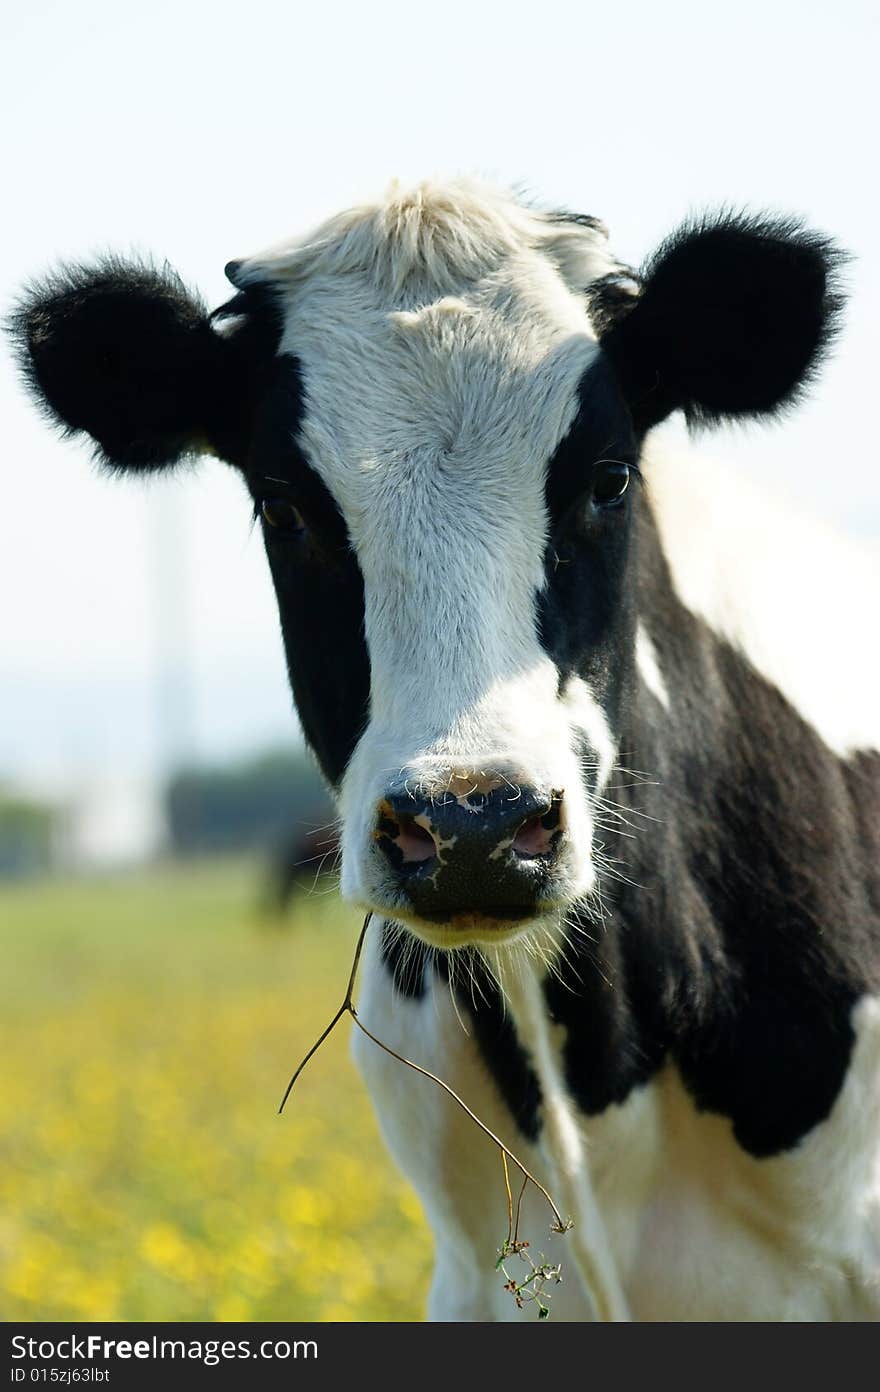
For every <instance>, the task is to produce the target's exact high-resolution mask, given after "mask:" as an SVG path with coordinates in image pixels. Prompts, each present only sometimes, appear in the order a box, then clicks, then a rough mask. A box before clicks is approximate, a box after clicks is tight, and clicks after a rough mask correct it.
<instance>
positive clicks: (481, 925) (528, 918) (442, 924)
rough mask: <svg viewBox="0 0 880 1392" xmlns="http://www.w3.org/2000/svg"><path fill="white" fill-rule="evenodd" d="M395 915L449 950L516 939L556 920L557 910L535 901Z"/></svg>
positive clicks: (431, 943) (397, 912)
mask: <svg viewBox="0 0 880 1392" xmlns="http://www.w3.org/2000/svg"><path fill="white" fill-rule="evenodd" d="M386 914H387V910H386ZM389 916H391V915H389ZM393 917H394V919H395V920H397V921H398V922H401V923H403V924H404V925H405V926H406V927H407V928H408V929H409V931H410V932H411V933H412V934H413V935H414V936H415V937H417V938H420V939H421V940H422V941H423V942H425V943H427V944H428V946H430V947H435V948H441V949H447V950H448V949H454V948H460V947H467V946H470V945H471V944H474V945H478V944H482V945H484V946H492V947H498V946H500V945H501V944H502V943H510V942H513V941H514V940H516V939H517V938H521V937H523V936H524V935H525V934H526V933H528V932H529V931H530V930H532V929H534V928H535V927H536V926H537V925H538V924H540V923H542V922H547V921H548V920H550V919H553V920H555V918H556V917H557V913H554V912H553V910H552V909H551V907H550V906H549V905H547V906H543V905H542V906H541V907H540V908H538V909H536V907H535V905H534V904H531V905H528V906H525V905H523V906H522V907H521V908H511V907H504V908H499V909H497V910H494V909H493V910H485V909H479V910H470V911H460V912H456V913H451V914H441V913H424V914H420V915H416V914H414V913H411V912H408V911H406V910H401V909H395V910H394V912H393Z"/></svg>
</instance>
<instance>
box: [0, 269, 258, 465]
mask: <svg viewBox="0 0 880 1392" xmlns="http://www.w3.org/2000/svg"><path fill="white" fill-rule="evenodd" d="M10 329H11V332H12V335H13V338H14V340H15V343H16V347H17V351H18V357H19V361H20V364H21V367H22V370H23V373H24V376H25V378H26V380H27V382H28V384H29V386H30V387H31V389H32V391H33V393H34V395H35V396H36V398H37V400H38V402H39V404H40V405H41V406H42V407H43V409H44V410H45V412H46V414H47V415H48V416H49V418H50V419H51V420H52V421H54V422H55V424H57V425H59V426H60V427H61V428H62V430H64V431H65V432H66V433H67V434H76V433H78V432H79V431H85V432H86V433H87V434H88V435H90V436H91V437H92V439H93V440H94V441H95V443H96V445H97V447H98V451H97V452H98V456H99V458H100V459H101V460H102V462H104V463H105V464H107V465H109V466H110V467H111V468H114V469H141V470H150V469H158V468H162V467H164V466H166V465H168V464H174V463H175V462H176V461H177V460H179V459H180V458H181V457H182V456H183V455H185V454H189V453H193V452H195V451H197V450H199V449H204V448H211V447H212V442H213V440H214V438H215V436H217V435H218V434H220V435H223V434H224V428H223V422H222V421H220V420H219V419H218V411H222V412H224V413H226V414H228V411H229V394H230V390H233V391H234V384H232V383H231V382H230V381H229V380H228V378H229V372H230V363H229V357H230V354H229V346H228V340H227V339H226V338H224V337H223V336H222V335H221V334H219V333H217V332H216V330H215V329H214V328H213V327H212V325H211V321H210V319H209V316H208V313H207V311H206V309H205V306H204V305H203V304H202V303H201V301H200V300H199V298H198V297H197V296H196V295H193V294H192V293H191V292H190V291H188V290H187V289H186V287H185V286H184V285H183V282H182V281H181V280H180V279H179V277H178V276H177V275H176V274H175V273H174V271H172V270H171V269H170V268H169V267H164V268H162V269H159V268H157V267H155V266H151V265H147V264H143V263H137V262H127V261H122V260H117V259H116V258H112V257H111V258H107V259H105V260H103V261H101V262H99V263H97V264H95V265H93V266H65V267H63V268H61V269H59V270H58V271H57V272H55V273H54V274H53V275H51V276H49V277H47V278H46V279H45V280H43V281H42V282H40V283H37V284H35V285H33V286H31V287H30V289H29V290H28V291H27V292H26V293H25V294H24V296H23V297H22V299H21V301H20V303H19V305H18V306H17V308H16V309H15V311H14V312H13V314H12V316H11V319H10ZM227 433H228V432H227Z"/></svg>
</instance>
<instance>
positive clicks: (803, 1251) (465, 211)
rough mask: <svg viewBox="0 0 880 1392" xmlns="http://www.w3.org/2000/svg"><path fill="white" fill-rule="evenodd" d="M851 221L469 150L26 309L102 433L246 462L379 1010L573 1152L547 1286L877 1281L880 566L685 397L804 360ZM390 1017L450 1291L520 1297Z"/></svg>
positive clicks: (739, 407) (794, 373) (467, 1156)
mask: <svg viewBox="0 0 880 1392" xmlns="http://www.w3.org/2000/svg"><path fill="white" fill-rule="evenodd" d="M843 260H844V257H843V254H842V253H841V252H840V251H839V250H838V249H837V248H836V246H835V245H834V244H833V243H832V242H831V241H830V240H828V239H827V238H826V237H825V236H823V235H820V234H819V233H817V232H815V231H813V230H811V229H810V228H808V227H807V226H805V225H804V224H803V223H802V222H800V221H798V220H796V219H792V218H787V217H779V216H775V215H769V214H767V215H763V214H762V215H751V214H745V213H744V214H735V213H732V212H730V211H723V212H720V213H718V214H717V215H708V214H707V215H706V216H704V217H702V218H694V219H692V220H691V221H689V222H687V223H685V224H684V225H683V226H682V227H680V228H679V229H678V230H677V231H675V232H674V233H672V235H671V236H670V237H669V238H668V239H667V240H666V241H665V242H664V243H663V244H662V245H661V246H660V247H659V249H658V250H657V251H656V252H655V253H654V254H653V256H652V257H651V258H650V259H649V260H648V262H647V263H646V264H645V266H644V267H643V268H642V269H641V270H640V271H638V272H636V271H633V270H632V269H630V268H629V267H627V266H625V265H624V264H622V263H621V262H620V261H618V260H617V259H616V258H615V256H614V255H613V254H612V252H611V250H610V246H609V241H608V235H607V232H606V231H605V228H604V226H603V225H602V224H601V223H600V222H599V221H598V220H597V219H595V218H593V217H589V216H583V215H579V214H572V213H568V212H554V211H548V210H546V209H542V208H540V207H537V206H535V205H533V204H530V203H529V202H527V201H525V200H523V199H522V198H520V197H518V196H516V195H514V194H512V193H509V192H507V191H505V190H503V189H497V188H494V187H492V186H489V185H486V184H483V183H481V182H479V181H468V180H456V181H451V182H447V183H443V182H434V183H426V184H422V185H419V186H418V187H416V188H410V189H406V188H401V187H399V186H394V187H392V189H391V190H390V191H389V192H388V193H387V195H386V196H385V197H384V198H382V199H379V200H378V201H377V202H375V203H374V204H368V205H364V206H360V207H357V208H354V209H351V210H349V211H347V212H345V213H343V214H341V215H339V216H337V217H335V218H333V219H331V220H330V221H328V222H326V223H325V224H324V225H322V226H321V227H319V228H318V230H317V231H315V232H313V233H311V234H309V235H307V236H305V237H300V238H298V239H295V240H292V241H291V240H288V241H285V242H283V243H281V244H279V245H276V246H274V247H272V248H270V249H269V250H267V251H265V252H262V253H260V254H257V255H253V256H250V257H247V258H245V259H242V260H237V261H233V262H231V263H230V264H229V265H228V266H227V267H226V274H227V277H228V278H229V280H230V282H231V284H232V286H233V289H234V292H235V293H234V295H233V296H232V298H230V299H229V300H228V301H227V302H226V303H224V304H223V305H221V306H220V308H219V309H217V310H215V311H214V312H213V313H208V311H207V309H206V308H205V306H204V305H203V303H202V302H201V301H200V300H199V298H198V297H197V296H196V295H195V294H193V293H192V292H191V291H189V290H188V289H187V288H186V287H185V286H184V285H183V284H182V283H181V281H180V280H179V279H178V277H177V276H176V275H175V274H174V272H173V271H172V270H170V269H169V268H168V267H160V266H156V265H151V264H148V263H145V262H137V263H136V262H132V261H126V260H120V259H115V258H109V259H104V260H102V261H98V262H96V263H95V264H93V265H72V266H64V267H61V268H60V269H59V270H58V271H56V272H54V273H53V274H51V275H49V276H47V277H46V278H44V279H43V280H42V281H41V282H38V283H36V284H34V285H32V286H31V287H30V288H29V289H28V290H27V291H26V292H25V293H24V294H23V297H22V300H21V302H20V304H19V307H18V309H17V311H16V313H15V316H14V322H13V331H14V333H15V335H16V339H17V342H18V345H19V352H20V356H21V360H22V363H23V367H24V371H25V375H26V377H27V380H28V382H29V384H30V386H31V388H32V389H33V391H34V393H35V394H36V397H37V400H38V401H39V403H41V405H42V407H43V408H44V410H45V412H46V413H47V415H48V416H49V418H50V419H51V420H52V421H54V422H55V423H56V424H57V425H58V426H60V427H61V429H62V430H63V431H64V432H65V433H67V434H71V435H75V434H80V433H85V434H86V435H88V436H90V437H91V439H92V440H93V441H94V443H95V449H96V453H97V458H98V460H99V461H101V462H102V463H103V465H105V466H106V467H107V468H108V469H109V470H112V471H115V472H119V473H140V474H143V473H145V472H147V471H155V470H160V469H165V468H169V467H172V466H173V465H175V464H176V463H178V462H179V461H181V460H183V459H185V458H186V457H187V456H192V455H194V454H199V453H210V454H213V455H215V456H217V457H219V458H220V459H221V460H223V461H225V462H226V463H227V464H229V465H231V466H232V467H233V468H235V469H237V470H238V471H239V474H240V476H241V478H242V479H243V481H244V484H245V485H246V488H247V491H248V493H249V495H250V499H251V502H252V506H253V510H254V514H255V516H256V517H257V518H258V519H259V520H260V523H261V526H262V529H263V533H264V537H265V546H266V552H267V556H268V562H269V566H270V569H271V573H272V577H273V580H274V586H275V590H276V593H277V598H278V606H279V612H280V622H281V629H282V633H283V639H284V645H285V651H286V656H287V663H288V668H289V674H290V681H291V684H292V689H293V693H294V697H295V702H296V707H297V709H298V712H299V717H300V720H301V723H302V727H303V730H304V733H305V737H306V739H307V741H308V743H309V745H310V746H311V749H312V750H313V751H314V753H315V755H316V757H317V759H318V761H319V763H320V766H321V768H322V769H323V771H324V774H325V775H326V778H327V781H328V783H329V784H330V785H331V787H332V788H333V790H334V793H335V797H336V800H337V803H338V807H339V812H340V817H341V826H342V833H341V835H342V891H343V894H344V896H345V898H346V899H347V900H348V901H349V902H351V903H352V904H353V905H357V906H360V908H361V910H368V911H370V912H371V913H372V915H373V918H372V922H371V924H370V928H369V931H368V933H367V937H366V945H365V953H364V960H363V973H362V985H361V992H360V1001H359V1014H360V1018H361V1020H362V1021H363V1022H364V1023H365V1024H366V1025H367V1026H368V1027H369V1028H370V1029H371V1030H372V1031H373V1032H374V1033H375V1034H377V1035H378V1036H379V1037H381V1039H382V1040H383V1042H385V1043H386V1044H387V1045H389V1046H391V1047H393V1048H394V1049H396V1050H397V1051H398V1052H400V1053H402V1054H405V1055H408V1056H409V1057H410V1058H412V1059H413V1060H414V1061H415V1062H417V1063H419V1064H420V1065H422V1066H424V1067H426V1068H428V1069H430V1070H432V1071H433V1072H435V1073H436V1074H437V1075H439V1076H440V1077H442V1078H443V1079H444V1080H445V1082H446V1083H447V1084H448V1085H449V1086H451V1087H453V1088H454V1089H455V1090H456V1091H457V1092H458V1093H459V1095H460V1096H461V1097H462V1098H463V1099H464V1100H466V1101H467V1103H468V1104H469V1105H470V1106H471V1107H472V1108H473V1109H474V1111H475V1112H476V1113H477V1115H478V1116H479V1117H480V1118H481V1119H482V1121H483V1122H484V1123H485V1124H486V1125H488V1126H489V1127H490V1128H491V1129H492V1130H493V1131H494V1132H495V1133H496V1134H497V1135H498V1137H499V1138H501V1139H502V1140H504V1142H505V1143H506V1144H508V1145H509V1146H510V1147H511V1148H512V1149H513V1150H514V1151H515V1152H516V1153H517V1154H518V1156H519V1157H520V1158H521V1159H522V1160H523V1162H524V1163H526V1164H527V1166H528V1167H529V1168H530V1169H531V1171H532V1172H533V1173H534V1174H536V1175H541V1176H543V1177H544V1179H545V1180H546V1184H547V1186H548V1188H549V1190H550V1191H551V1194H552V1197H553V1198H554V1202H555V1203H556V1204H557V1206H558V1208H559V1210H560V1212H561V1214H562V1215H563V1216H565V1217H566V1218H570V1219H571V1220H572V1223H573V1226H572V1229H571V1231H570V1232H568V1233H566V1234H564V1235H563V1234H555V1233H554V1234H551V1235H549V1236H546V1241H545V1234H546V1232H547V1213H546V1211H545V1208H544V1201H543V1199H542V1198H541V1197H540V1196H539V1195H538V1194H537V1192H536V1190H535V1189H533V1188H532V1187H531V1186H530V1187H529V1189H528V1191H527V1194H526V1197H525V1200H524V1207H523V1214H522V1231H523V1232H528V1234H529V1238H530V1240H531V1242H532V1251H533V1252H535V1253H537V1252H538V1251H539V1250H540V1252H541V1253H542V1254H543V1258H544V1259H545V1260H546V1261H547V1262H551V1261H553V1262H556V1261H557V1260H558V1261H560V1262H562V1263H563V1264H565V1265H564V1268H563V1269H564V1275H565V1278H566V1279H565V1280H564V1281H563V1283H562V1284H561V1285H560V1286H559V1287H558V1288H556V1289H555V1291H554V1294H553V1297H552V1299H553V1305H552V1309H553V1312H554V1314H555V1316H556V1318H562V1319H570V1320H593V1319H610V1320H626V1319H638V1320H667V1319H672V1320H675V1319H687V1320H691V1319H707V1320H716V1319H717V1320H721V1319H725V1320H858V1319H872V1318H876V1317H877V1316H878V1314H880V873H878V865H880V856H878V851H880V755H878V752H877V751H878V734H880V701H878V694H880V683H878V679H877V678H878V671H877V656H876V654H877V643H876V628H875V627H873V626H872V616H873V615H874V614H875V610H874V609H873V608H872V607H871V596H872V595H876V592H877V585H876V576H875V575H874V573H873V572H872V571H871V570H870V568H869V567H868V566H867V565H866V564H865V563H864V562H862V561H861V560H860V559H859V558H858V557H857V556H856V555H855V554H854V553H852V552H851V551H850V549H849V548H848V546H846V545H845V544H844V543H843V542H841V541H839V540H837V539H836V538H835V536H834V535H833V534H832V533H831V532H830V530H828V529H826V528H824V527H823V526H822V525H821V524H819V523H816V524H812V523H808V522H806V521H804V520H803V519H801V518H800V517H799V516H797V515H795V510H794V509H793V508H791V507H790V506H788V505H786V504H783V503H781V502H773V501H771V500H770V498H769V497H765V496H764V494H763V493H762V491H761V490H760V489H758V488H756V487H754V486H751V485H750V486H746V485H745V484H739V483H737V482H736V480H735V479H734V478H733V477H732V476H731V475H730V474H727V473H725V472H724V471H723V470H722V469H721V468H720V467H719V466H718V465H717V464H714V463H713V462H712V461H711V460H709V459H708V458H702V457H701V456H700V454H699V452H697V451H692V450H691V449H690V448H687V447H684V446H683V447H682V448H681V449H678V448H676V449H674V450H670V449H669V447H668V445H664V444H663V435H664V432H662V431H661V432H659V435H658V434H655V433H653V432H654V427H656V426H657V425H659V424H660V423H661V422H662V421H664V420H665V419H666V418H667V417H669V416H671V415H672V414H673V413H674V412H683V414H684V417H685V419H686V420H687V422H688V423H689V424H690V425H692V426H697V427H702V428H707V427H710V426H712V425H713V424H715V423H717V422H724V421H737V420H751V419H759V418H765V419H769V418H774V417H776V416H779V415H781V414H783V413H784V412H785V411H786V410H787V409H788V408H789V407H791V406H792V405H793V404H794V403H796V402H797V400H798V399H799V397H800V396H801V395H802V393H803V391H804V390H805V388H806V387H807V386H808V385H809V383H810V382H811V380H812V379H813V377H814V376H815V374H816V372H817V370H818V368H819V366H820V364H821V362H822V360H823V358H824V356H825V355H826V353H827V350H828V348H829V346H830V344H831V343H832V341H833V339H834V335H835V332H836V330H837V328H838V324H839V317H840V309H841V304H842V290H841V266H842V263H843ZM828 480H829V486H830V482H831V481H832V480H837V482H836V483H835V487H836V488H837V487H842V486H843V485H844V484H845V483H846V482H847V474H846V465H845V462H843V463H841V464H838V462H837V461H830V462H829V469H828ZM871 632H874V634H875V637H874V638H871V636H870V634H871ZM355 1053H356V1057H357V1060H358V1063H359V1066H360V1068H361V1069H362V1072H363V1074H364V1076H365V1078H366V1082H367V1085H368V1087H369V1090H370V1092H371V1094H372V1097H373V1100H374V1103H375V1106H376V1109H377V1113H378V1117H379V1121H380V1124H381V1128H382V1131H383V1134H384V1137H385V1139H386V1141H387V1144H388V1146H389V1147H390V1150H391V1152H392V1154H393V1156H394V1157H395V1158H396V1160H397V1162H398V1163H399V1165H400V1166H401V1168H402V1170H403V1171H404V1173H405V1174H406V1175H407V1176H408V1177H409V1178H410V1180H411V1181H412V1183H413V1185H414V1186H415V1188H416V1190H417V1192H418V1194H419V1196H420V1198H421V1201H422V1203H423V1205H424V1208H425V1211H426V1214H427V1216H428V1219H429V1221H430V1224H431V1227H432V1229H433V1234H434V1240H435V1249H436V1250H435V1258H436V1260H435V1274H434V1278H433V1284H432V1288H431V1293H430V1297H429V1310H428V1313H429V1316H430V1317H431V1318H433V1319H437V1320H465V1319H468V1320H503V1319H508V1318H513V1319H519V1318H522V1317H523V1314H522V1312H521V1311H520V1310H519V1309H518V1308H517V1304H516V1302H515V1301H514V1300H511V1298H510V1293H509V1291H507V1290H505V1288H504V1287H505V1284H506V1283H505V1281H504V1280H503V1279H502V1275H503V1273H499V1272H498V1271H496V1270H495V1257H496V1254H497V1251H498V1249H499V1247H500V1246H501V1242H502V1239H503V1236H504V1232H505V1229H506V1227H507V1197H506V1194H505V1185H504V1180H503V1176H502V1173H501V1169H500V1162H499V1155H498V1151H497V1149H496V1147H495V1146H493V1145H492V1144H491V1142H490V1141H488V1140H487V1138H486V1137H485V1135H484V1134H482V1133H481V1132H480V1131H479V1130H478V1129H477V1128H476V1127H474V1126H473V1124H472V1123H471V1122H470V1120H469V1119H468V1118H467V1117H466V1116H465V1115H464V1114H463V1113H462V1111H461V1110H460V1109H458V1108H457V1107H456V1106H455V1104H454V1102H453V1101H452V1100H451V1099H450V1098H449V1097H448V1096H446V1095H444V1094H443V1093H442V1092H441V1091H440V1090H438V1089H435V1088H433V1087H432V1085H431V1084H430V1083H429V1082H427V1081H426V1080H425V1079H424V1078H422V1077H418V1076H416V1075H415V1074H414V1073H412V1072H410V1071H408V1070H405V1069H403V1068H402V1066H401V1065H400V1064H399V1063H398V1062H397V1061H396V1060H394V1059H393V1058H391V1057H389V1056H388V1055H387V1054H386V1053H383V1052H382V1051H381V1050H379V1049H378V1048H376V1047H375V1045H374V1044H373V1043H371V1042H370V1040H369V1039H367V1038H365V1037H364V1036H363V1035H361V1034H359V1033H356V1037H355ZM502 1250H503V1249H502ZM530 1309H531V1310H532V1312H533V1309H534V1307H530V1306H529V1305H528V1304H527V1303H526V1307H525V1313H526V1315H528V1314H529V1311H530Z"/></svg>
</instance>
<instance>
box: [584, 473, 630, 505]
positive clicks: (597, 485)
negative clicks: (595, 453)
mask: <svg viewBox="0 0 880 1392" xmlns="http://www.w3.org/2000/svg"><path fill="white" fill-rule="evenodd" d="M628 486H629V465H628V464H617V463H612V462H609V463H607V464H599V465H597V466H596V476H595V478H594V480H593V502H594V503H595V504H596V506H597V507H601V508H607V507H613V506H614V504H615V503H619V502H620V500H621V498H622V497H623V495H624V493H625V492H626V490H627V487H628Z"/></svg>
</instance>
